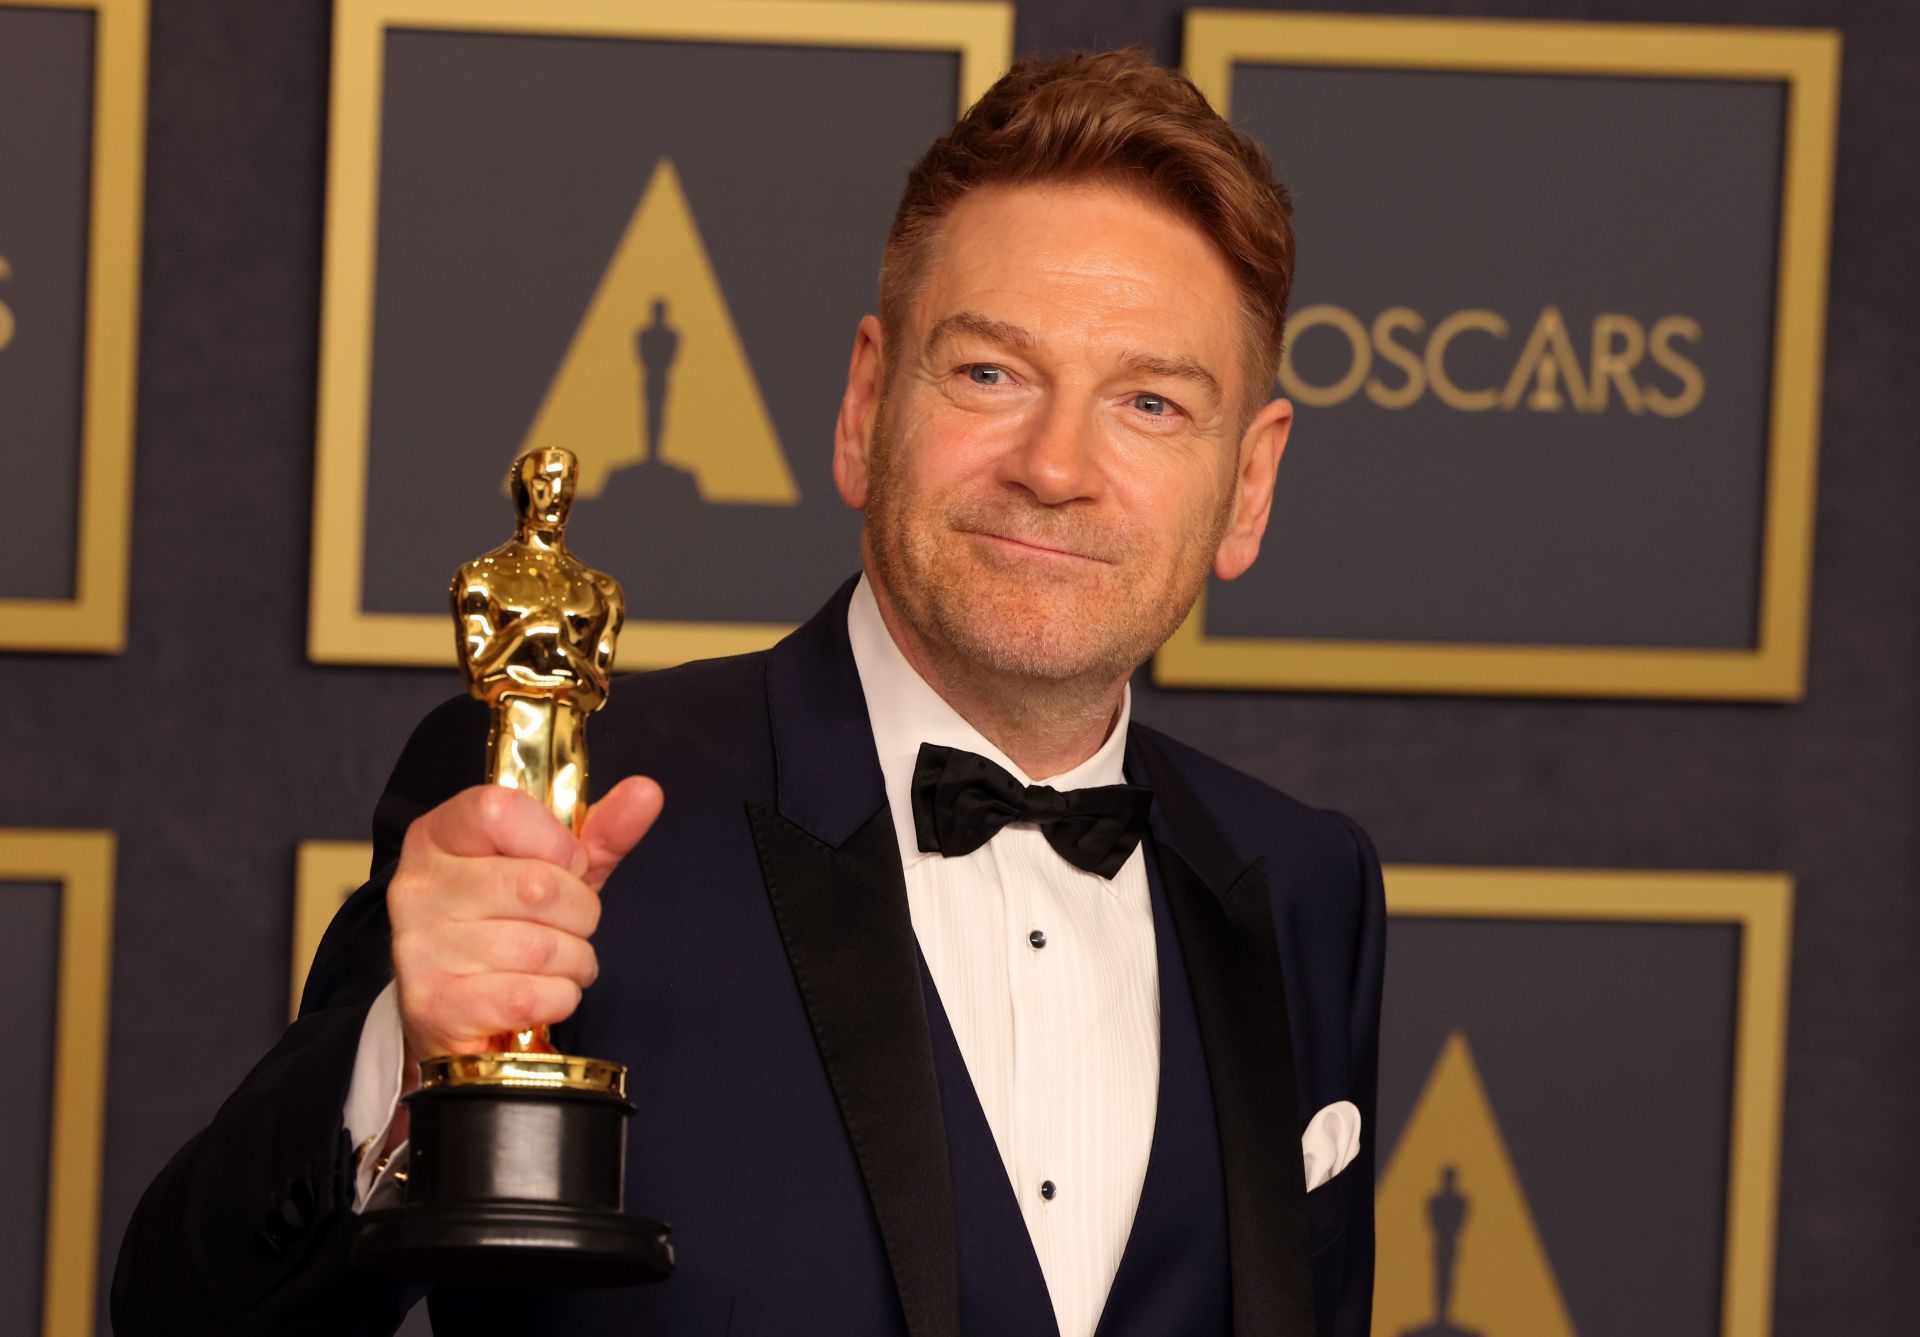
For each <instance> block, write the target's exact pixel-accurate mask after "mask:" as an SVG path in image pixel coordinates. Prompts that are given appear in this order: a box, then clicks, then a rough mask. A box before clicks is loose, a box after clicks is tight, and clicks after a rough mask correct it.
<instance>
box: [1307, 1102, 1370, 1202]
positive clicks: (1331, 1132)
mask: <svg viewBox="0 0 1920 1337" xmlns="http://www.w3.org/2000/svg"><path fill="white" fill-rule="evenodd" d="M1359 1152H1360V1107H1359V1106H1357V1105H1355V1104H1354V1103H1353V1102H1352V1101H1351V1100H1336V1101H1334V1102H1333V1103H1332V1104H1331V1105H1329V1106H1327V1107H1326V1108H1325V1109H1323V1110H1321V1111H1320V1112H1319V1113H1318V1114H1316V1115H1314V1116H1313V1122H1311V1123H1309V1124H1308V1125H1307V1131H1306V1132H1304V1133H1302V1134H1301V1135H1300V1158H1301V1160H1303V1161H1304V1162H1306V1167H1307V1192H1309V1193H1311V1192H1313V1190H1315V1189H1317V1188H1319V1187H1320V1186H1321V1185H1322V1184H1324V1183H1326V1182H1327V1181H1328V1180H1329V1179H1331V1178H1333V1177H1334V1176H1335V1175H1337V1174H1339V1173H1340V1172H1341V1171H1342V1170H1344V1169H1346V1168H1347V1165H1348V1163H1349V1162H1351V1161H1352V1160H1353V1158H1354V1157H1355V1156H1357V1155H1358V1154H1359Z"/></svg>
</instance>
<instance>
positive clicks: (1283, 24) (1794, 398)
mask: <svg viewBox="0 0 1920 1337" xmlns="http://www.w3.org/2000/svg"><path fill="white" fill-rule="evenodd" d="M1250 62H1258V63H1263V64H1268V65H1285V66H1319V67H1335V68H1344V69H1365V70H1422V71H1460V72H1471V73H1527V74H1564V75H1585V76H1593V75H1601V76H1615V77H1624V78H1668V79H1724V80H1748V81H1756V82H1759V81H1764V82H1774V83H1783V84H1785V85H1786V87H1787V90H1788V96H1787V115H1786V124H1785V136H1786V137H1785V145H1784V150H1783V156H1782V163H1783V173H1782V179H1781V189H1780V217H1779V229H1780V241H1779V250H1778V258H1777V269H1776V275H1777V278H1776V286H1775V305H1774V343H1773V357H1772V380H1771V385H1772V388H1771V401H1770V409H1769V415H1768V421H1769V428H1768V431H1769V440H1768V464H1767V470H1766V489H1765V491H1766V502H1765V517H1764V526H1763V527H1764V537H1763V540H1762V544H1761V580H1760V605H1759V626H1758V636H1757V643H1756V645H1755V646H1754V647H1753V648H1752V649H1737V650H1719V649H1669V648H1652V647H1648V648H1631V647H1613V646H1591V647H1588V646H1557V645H1489V644H1465V643H1449V642H1415V641H1335V640H1310V639H1298V640H1296V639H1291V638H1282V637H1230V636H1213V635H1209V634H1208V633H1207V630H1206V596H1205V593H1204V592H1203V593H1202V595H1201V598H1200V600H1199V601H1198V602H1197V603H1195V605H1194V607H1193V611H1192V612H1191V614H1190V615H1189V616H1188V618H1187V620H1186V622H1185V623H1184V624H1183V625H1182V626H1181V627H1180V629H1179V630H1178V631H1176V632H1175V633H1174V634H1173V636H1172V638H1171V639H1169V640H1168V641H1167V643H1166V645H1165V646H1163V647H1162V648H1161V650H1160V652H1159V654H1158V655H1157V656H1156V657H1155V660H1154V679H1155V681H1156V682H1158V683H1161V684H1164V685H1168V686H1178V687H1219V688H1266V689H1279V690H1288V691H1338V692H1436V693H1455V694H1467V695H1499V696H1568V697H1648V698H1679V699H1702V700H1715V699H1718V700H1747V701H1796V700H1799V699H1800V698H1801V697H1802V696H1803V695H1804V694H1805V684H1806V645H1807V608H1808V599H1809V586H1810V584H1811V568H1812V563H1813V522H1814V486H1815V470H1816V462H1817V456H1818V440H1819V427H1820V422H1819V417H1820V383H1821V368H1822V358H1823V356H1824V348H1825V332H1826V301H1827V259H1828V239H1829V234H1830V228H1831V214H1832V198H1833V161H1834V136H1835V127H1836V123H1837V119H1838V103H1839V73H1840V35H1839V34H1838V33H1837V32H1833V31H1828V30H1814V29H1790V28H1740V27H1707V26H1693V25H1679V24H1674V25H1652V24H1619V23H1571V22H1557V21H1529V20H1516V21H1494V20H1481V19H1453V18H1431V19H1429V18H1386V17H1378V18H1375V17H1352V16H1340V15H1325V14H1259V13H1243V12H1237V11H1224V10H1206V9H1199V10H1191V11H1189V12H1188V14H1187V22H1186V42H1185V61H1184V68H1185V69H1186V71H1187V73H1188V74H1189V75H1190V76H1191V77H1192V79H1193V81H1194V82H1195V83H1196V84H1197V85H1199V87H1200V89H1201V91H1202V92H1204V93H1205V94H1206V95H1207V97H1208V99H1209V100H1210V101H1211V102H1212V103H1213V105H1214V107H1215V108H1216V109H1218V110H1219V112H1220V113H1221V114H1222V115H1223V116H1231V114H1232V111H1231V105H1230V104H1231V93H1232V73H1233V66H1234V65H1235V64H1236V63H1250Z"/></svg>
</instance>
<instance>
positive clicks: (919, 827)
mask: <svg viewBox="0 0 1920 1337" xmlns="http://www.w3.org/2000/svg"><path fill="white" fill-rule="evenodd" d="M1152 803H1153V791H1152V790H1151V789H1148V788H1147V787H1146V786H1145V785H1096V786H1094V787H1092V788H1090V789H1070V790H1068V791H1067V792H1066V793H1061V792H1060V791H1059V790H1057V789H1051V788H1049V787H1048V786H1046V785H1023V784H1021V783H1020V782H1019V781H1018V780H1016V779H1014V778H1013V777H1012V776H1011V775H1008V774H1007V773H1006V771H1004V770H1003V769H1001V768H1000V767H998V766H996V765H994V764H993V763H992V762H990V761H988V760H987V759H986V758H985V757H981V756H976V755H975V754H973V753H971V752H962V751H961V750H960V749H959V748H952V747H940V746H938V745H936V744H933V743H922V744H921V745H920V758H919V760H918V761H916V762H915V763H914V767H913V831H914V835H915V836H916V837H918V839H919V842H920V849H921V851H922V852H923V853H926V854H944V855H946V856H947V857H949V858H955V857H958V856H959V855H962V854H971V853H973V852H974V851H975V850H977V849H979V848H980V847H981V846H982V845H984V844H986V843H987V842H988V841H989V840H991V839H993V836H994V833H995V832H997V831H999V830H1000V828H1001V827H1003V826H1005V825H1007V823H1009V822H1033V823H1035V824H1036V825H1037V826H1039V828H1040V834H1042V835H1043V836H1045V837H1046V838H1047V843H1048V844H1049V845H1051V846H1053V847H1054V849H1056V850H1058V851H1059V852H1060V857H1061V858H1063V859H1065V860H1066V861H1067V862H1068V863H1070V864H1072V865H1073V866H1074V867H1076V868H1084V869H1086V870H1087V871H1088V872H1089V873H1098V874H1099V875H1100V876H1101V877H1104V878H1111V877H1113V875H1114V874H1115V873H1118V872H1119V871H1120V867H1121V865H1122V864H1124V863H1126V861H1127V856H1128V855H1130V854H1132V853H1133V847H1134V846H1136V845H1138V844H1139V843H1140V837H1141V836H1143V835H1145V834H1146V832H1147V809H1148V807H1149V806H1151V805H1152Z"/></svg>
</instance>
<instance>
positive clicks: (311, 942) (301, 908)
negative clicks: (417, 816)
mask: <svg viewBox="0 0 1920 1337" xmlns="http://www.w3.org/2000/svg"><path fill="white" fill-rule="evenodd" d="M372 862H373V844H372V842H370V841H365V840H303V841H301V842H300V844H299V845H298V847H296V848H295V850H294V856H293V931H292V934H291V937H292V943H291V948H292V958H293V959H292V962H291V965H290V968H289V970H288V972H287V979H288V995H289V996H288V998H287V1018H288V1020H292V1019H293V1018H294V1017H297V1016H299V1015H300V993H301V991H302V990H303V989H305V988H306V987H307V972H308V971H309V970H310V969H312V967H313V956H314V953H315V952H317V951H319V950H320V939H322V938H324V937H325V936H326V935H327V925H328V924H331V923H332V922H333V917H334V916H335V915H336V914H338V913H340V907H341V906H342V905H343V904H345V903H346V899H347V897H349V896H351V895H353V893H354V892H355V891H357V890H359V889H360V886H361V884H362V883H364V882H365V881H366V880H367V866H368V865H369V864H370V863H372Z"/></svg>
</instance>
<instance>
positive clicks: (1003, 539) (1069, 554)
mask: <svg viewBox="0 0 1920 1337" xmlns="http://www.w3.org/2000/svg"><path fill="white" fill-rule="evenodd" d="M960 532H961V533H963V534H970V535H972V536H973V537H974V538H977V539H985V540H986V541H987V542H989V543H992V544H994V545H996V546H999V547H1003V548H1009V549H1013V550H1014V551H1017V552H1021V553H1032V554H1036V555H1038V556H1041V557H1045V558H1057V559H1059V560H1061V561H1070V562H1093V563H1096V564H1098V565H1101V566H1111V565H1112V564H1113V563H1112V562H1110V561H1108V560H1107V559H1106V558H1104V557H1095V556H1093V555H1092V554H1090V553H1084V552H1074V551H1073V550H1071V549H1069V548H1056V547H1053V546H1052V545H1050V544H1046V543H1036V542H1034V541H1033V540H1031V539H1022V538H1014V537H1012V536H1011V535H1008V534H993V533H989V532H987V531H985V530H979V529H963V530H961V531H960Z"/></svg>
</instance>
